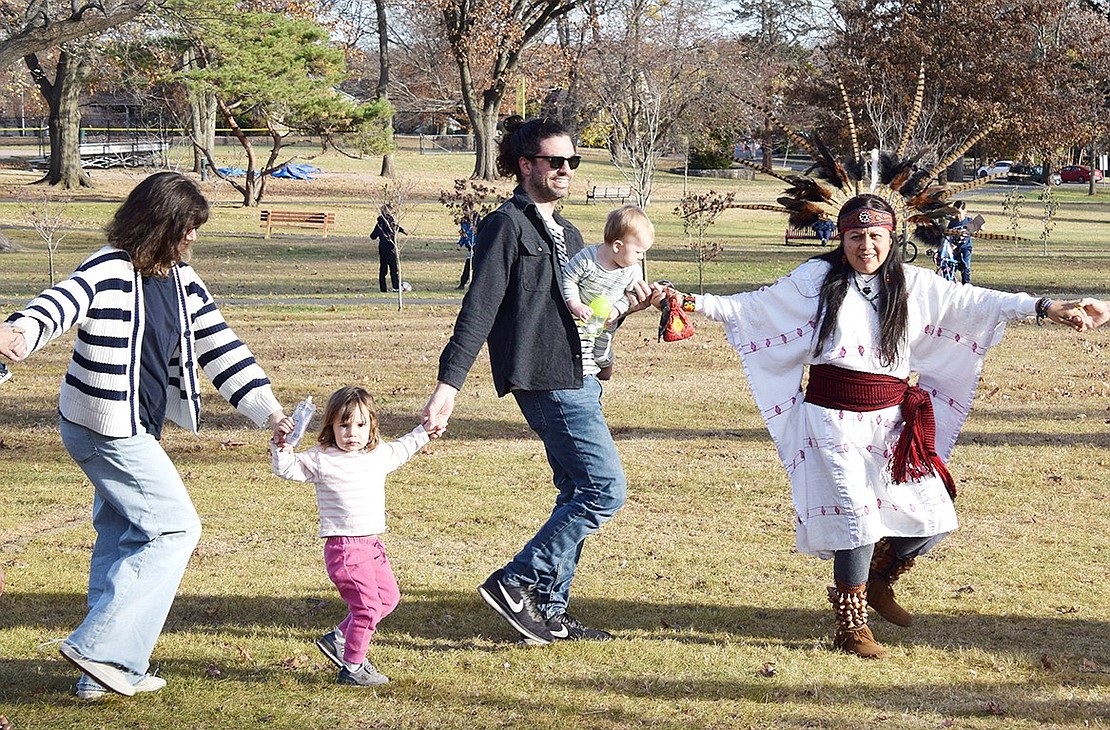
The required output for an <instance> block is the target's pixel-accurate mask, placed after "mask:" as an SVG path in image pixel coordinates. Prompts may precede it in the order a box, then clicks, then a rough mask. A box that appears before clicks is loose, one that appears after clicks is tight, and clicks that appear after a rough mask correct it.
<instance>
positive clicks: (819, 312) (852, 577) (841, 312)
mask: <svg viewBox="0 0 1110 730" xmlns="http://www.w3.org/2000/svg"><path fill="white" fill-rule="evenodd" d="M897 226H898V221H897V216H896V213H895V211H894V209H893V208H892V207H891V205H890V204H889V203H888V202H887V201H886V200H885V199H883V198H881V197H879V196H877V195H870V194H868V195H859V196H856V197H854V198H852V199H851V200H849V201H848V202H847V203H845V204H844V205H843V207H842V208H841V210H840V214H839V216H838V219H837V230H838V232H839V245H838V246H837V247H836V248H835V249H833V250H832V251H830V252H828V253H825V254H822V255H820V256H816V257H814V258H812V259H810V260H808V261H806V262H805V263H803V264H802V265H801V266H799V267H798V268H797V269H795V270H794V271H793V272H791V273H790V274H788V275H787V276H785V277H783V278H782V279H780V280H779V281H778V282H776V283H775V284H773V285H771V286H769V287H764V288H762V289H759V290H757V291H753V292H747V293H743V294H735V295H732V296H714V295H711V294H706V295H701V296H692V295H687V294H682V293H680V292H674V297H673V299H674V301H676V302H678V301H680V302H681V307H682V309H684V310H686V311H697V312H701V313H702V314H704V315H705V316H706V317H708V318H710V319H713V320H717V321H720V322H722V323H723V324H724V327H725V333H726V335H727V336H728V339H729V342H730V344H732V346H733V347H734V348H735V349H736V350H737V351H738V352H739V354H740V357H741V359H742V361H743V364H744V369H745V372H746V374H747V376H748V381H749V383H750V385H751V388H752V392H753V395H754V396H755V401H756V404H757V405H758V406H759V409H760V412H761V414H762V415H763V418H764V420H765V422H766V424H767V428H768V430H769V431H770V433H771V436H772V438H773V439H774V442H775V445H776V447H777V448H778V452H779V456H780V457H781V459H782V463H783V466H784V467H785V468H786V470H787V472H788V473H789V475H790V482H791V488H792V494H793V502H794V509H795V515H796V523H797V547H798V550H800V551H801V552H804V553H808V554H811V555H816V556H819V557H821V558H832V560H833V577H834V579H835V588H830V590H829V600H830V602H831V603H832V604H833V607H834V610H835V612H836V618H837V624H838V625H837V630H836V635H835V638H834V644H835V645H836V647H838V648H839V649H842V650H844V651H846V652H850V653H853V654H857V655H860V656H863V657H869V658H879V657H882V656H884V655H885V654H886V650H885V649H884V648H883V647H882V646H880V645H879V644H878V643H877V642H876V641H875V638H874V636H873V635H872V633H871V631H870V629H869V628H868V626H867V606H868V604H869V603H870V605H871V606H872V607H873V608H875V610H876V611H877V612H878V613H879V615H880V616H882V617H883V618H885V619H887V620H888V621H891V622H893V623H896V624H899V625H902V626H908V625H910V623H911V622H912V620H913V619H912V616H910V614H909V613H907V612H906V611H905V610H904V609H902V608H901V607H900V606H899V605H898V604H897V603H896V602H895V599H894V593H893V591H892V589H891V584H892V583H893V582H894V581H895V580H896V579H897V578H898V576H900V575H901V574H903V573H904V572H905V571H906V570H908V569H909V568H910V566H911V565H912V564H913V561H914V558H916V557H917V556H918V555H921V554H922V553H924V552H925V551H926V550H928V549H929V548H931V547H932V546H934V545H935V544H937V543H938V542H939V541H940V540H941V539H943V538H944V537H945V536H946V535H947V534H949V533H950V532H952V531H953V530H955V529H956V527H957V520H956V511H955V509H954V507H953V499H954V498H955V485H954V482H953V480H952V478H951V477H950V476H949V474H948V471H947V469H946V468H945V465H944V462H945V460H946V459H947V458H948V455H949V454H950V452H951V450H952V447H953V445H954V444H955V442H956V437H957V435H958V434H959V431H960V428H961V426H962V425H963V422H964V420H965V418H966V417H967V413H968V409H969V408H970V406H971V400H972V396H973V395H974V391H975V387H976V385H977V384H978V381H979V374H980V369H981V368H982V364H983V358H984V355H985V353H986V351H987V349H988V348H990V347H991V346H993V345H994V344H995V343H997V342H998V341H999V340H1000V339H1001V337H1002V334H1003V330H1004V328H1005V324H1006V322H1008V321H1009V320H1012V319H1018V318H1022V317H1029V316H1033V315H1035V316H1037V317H1038V318H1041V319H1043V318H1047V319H1050V320H1052V321H1054V322H1059V323H1062V324H1068V325H1069V326H1072V327H1073V328H1075V329H1077V330H1083V329H1085V328H1087V327H1088V326H1090V325H1091V323H1092V321H1091V319H1090V317H1089V316H1088V315H1087V313H1086V312H1084V310H1082V309H1079V308H1077V305H1076V304H1074V303H1064V302H1054V301H1052V300H1051V299H1048V298H1047V297H1041V298H1039V299H1038V298H1037V297H1033V296H1030V295H1028V294H1010V293H1006V292H1001V291H995V290H991V289H984V288H980V287H975V286H960V285H958V284H954V283H952V282H949V281H945V280H944V279H942V278H941V277H939V276H937V275H936V274H934V273H933V272H932V271H927V270H925V269H921V268H918V267H913V266H905V265H903V263H902V260H901V257H900V256H898V255H891V251H892V248H893V246H892V239H893V232H894V231H895V230H897ZM1084 301H1087V300H1084ZM807 366H808V374H809V377H808V382H807V384H806V387H805V389H804V390H803V386H802V384H803V378H804V375H805V373H806V370H807ZM911 373H917V374H918V380H917V383H916V386H913V387H911V386H910V384H909V379H910V375H911Z"/></svg>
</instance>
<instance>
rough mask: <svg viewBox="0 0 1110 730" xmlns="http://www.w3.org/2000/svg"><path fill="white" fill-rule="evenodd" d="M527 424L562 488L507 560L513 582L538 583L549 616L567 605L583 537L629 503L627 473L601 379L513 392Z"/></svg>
mask: <svg viewBox="0 0 1110 730" xmlns="http://www.w3.org/2000/svg"><path fill="white" fill-rule="evenodd" d="M513 396H515V398H516V401H517V404H518V405H519V406H520V411H521V413H523V414H524V418H525V419H526V420H527V421H528V425H529V426H530V427H531V428H532V430H533V431H535V432H536V434H537V435H538V436H539V437H540V439H542V440H543V445H544V448H545V449H546V451H547V462H548V464H549V465H550V466H551V472H552V476H553V479H554V482H555V488H556V489H557V490H558V495H557V496H556V498H555V509H554V510H553V511H552V512H551V516H550V517H549V518H548V519H547V522H545V523H544V524H543V526H542V527H540V530H539V532H537V533H536V535H535V537H533V538H532V539H531V540H529V541H528V544H526V545H525V546H524V548H523V549H522V550H521V551H520V552H519V553H518V554H517V556H516V557H514V558H513V559H512V561H511V562H510V563H509V564H508V565H507V566H505V579H506V582H507V583H508V584H510V585H521V586H535V589H536V601H537V604H538V608H539V610H540V612H541V613H543V615H544V616H546V617H548V618H550V617H552V616H555V615H558V614H560V613H562V612H564V611H566V608H567V602H568V601H569V599H570V584H571V581H572V580H574V571H575V569H576V568H577V567H578V559H579V557H580V556H581V555H582V543H583V541H585V539H586V537H587V536H588V535H591V534H593V533H594V532H596V531H597V530H598V528H600V527H601V526H602V525H603V524H605V523H606V522H608V521H609V519H610V518H612V516H613V515H614V514H616V512H617V510H619V509H620V508H621V505H623V504H624V497H625V478H624V469H623V468H622V467H621V460H620V456H619V455H618V454H617V447H616V445H615V444H614V443H613V436H612V434H611V433H610V432H609V426H608V424H606V422H605V415H604V414H603V413H602V411H601V383H600V382H599V381H598V379H597V378H595V377H593V376H588V377H586V378H585V379H584V381H583V384H582V388H581V389H568V390H552V391H514V392H513Z"/></svg>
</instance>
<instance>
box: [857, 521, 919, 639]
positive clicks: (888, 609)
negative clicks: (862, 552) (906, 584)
mask: <svg viewBox="0 0 1110 730" xmlns="http://www.w3.org/2000/svg"><path fill="white" fill-rule="evenodd" d="M913 560H914V559H913V558H909V559H908V560H904V559H902V558H899V557H898V556H897V555H896V554H895V552H894V546H893V545H891V544H890V542H889V541H888V540H886V539H885V538H884V539H882V540H879V541H878V542H877V543H875V554H874V555H873V556H872V557H871V574H870V575H869V576H868V577H867V603H868V604H870V606H871V608H873V609H875V612H876V613H878V614H879V615H880V616H882V617H883V618H885V619H886V620H887V621H889V622H891V623H892V624H894V625H896V626H911V625H913V616H911V615H910V614H909V612H908V611H906V609H904V608H902V607H901V606H899V605H898V603H897V602H896V601H895V600H894V588H893V584H894V581H896V580H898V577H899V576H900V575H902V574H903V573H905V572H906V571H908V570H909V569H910V568H912V567H913Z"/></svg>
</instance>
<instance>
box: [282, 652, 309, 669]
mask: <svg viewBox="0 0 1110 730" xmlns="http://www.w3.org/2000/svg"><path fill="white" fill-rule="evenodd" d="M307 662H308V657H306V656H303V655H301V656H287V657H285V658H284V659H282V660H281V668H282V669H300V668H301V667H303V666H304V665H305V664H306V663H307Z"/></svg>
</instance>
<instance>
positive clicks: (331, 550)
mask: <svg viewBox="0 0 1110 730" xmlns="http://www.w3.org/2000/svg"><path fill="white" fill-rule="evenodd" d="M293 426H294V423H293V419H291V418H286V419H284V420H283V421H281V422H280V423H279V424H278V427H277V429H276V430H277V431H278V433H279V434H280V437H279V436H275V437H274V438H275V440H274V441H272V442H271V444H270V453H271V456H272V458H273V469H274V474H276V475H277V476H279V477H281V478H282V479H290V480H292V481H297V482H312V483H313V484H315V485H316V506H317V508H318V509H319V512H320V537H322V538H325V543H324V564H325V565H326V566H327V571H328V577H329V578H331V581H332V583H334V584H335V587H336V588H338V589H339V595H340V596H342V597H343V600H344V601H345V602H346V603H347V608H348V613H347V617H346V618H345V619H343V621H342V622H340V624H339V626H337V627H336V628H335V630H333V631H331V632H329V633H327V634H325V635H324V636H321V637H320V638H319V639H317V640H316V646H317V647H319V649H320V651H322V652H323V653H324V656H326V657H327V658H328V659H330V660H331V661H332V662H333V663H334V664H335V665H336V666H338V667H339V676H338V678H337V680H336V681H337V682H338V683H339V684H352V685H358V686H361V687H374V686H377V685H382V684H386V683H388V682H389V678H388V677H386V676H385V675H384V674H382V673H381V672H379V671H378V670H377V669H376V668H375V667H374V665H373V664H371V663H370V662H369V661H367V658H366V652H367V650H368V649H369V647H370V638H371V636H373V634H374V631H375V629H376V628H377V626H378V623H379V622H380V621H381V620H382V619H383V618H385V617H386V616H387V615H388V614H389V613H390V612H391V611H393V609H394V608H396V607H397V603H398V601H399V600H400V597H401V594H400V591H399V589H398V588H397V579H396V578H395V577H394V576H393V570H392V569H391V568H390V566H389V559H388V558H387V557H386V555H385V547H384V546H383V545H382V542H381V540H380V539H379V537H378V536H379V535H381V534H382V533H383V532H385V475H386V474H389V473H390V472H392V471H394V470H396V469H397V468H398V467H400V466H401V465H402V464H404V463H405V462H406V461H408V460H409V459H411V458H412V457H413V455H414V454H416V452H417V451H419V450H420V449H421V448H422V447H423V446H424V445H425V444H426V443H428V434H426V433H425V432H424V427H423V426H417V427H416V428H414V429H413V430H412V431H411V432H409V433H408V434H406V435H405V436H402V437H401V438H400V439H398V440H397V441H382V440H381V434H380V433H379V432H378V409H377V406H376V405H375V403H374V399H373V397H371V395H370V394H369V393H368V392H367V391H366V390H365V389H363V388H360V387H358V386H348V387H346V388H340V389H339V390H337V391H335V393H333V394H332V395H331V397H330V398H329V399H328V404H327V406H326V407H325V408H324V425H323V426H322V427H321V428H320V435H319V437H318V438H317V441H318V444H317V445H316V446H313V447H312V448H310V449H308V450H307V451H305V452H303V453H300V454H296V453H294V452H293V449H292V447H290V446H288V445H286V444H285V443H284V439H285V435H286V434H288V433H290V432H292V430H293ZM279 438H280V441H278V439H279Z"/></svg>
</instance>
